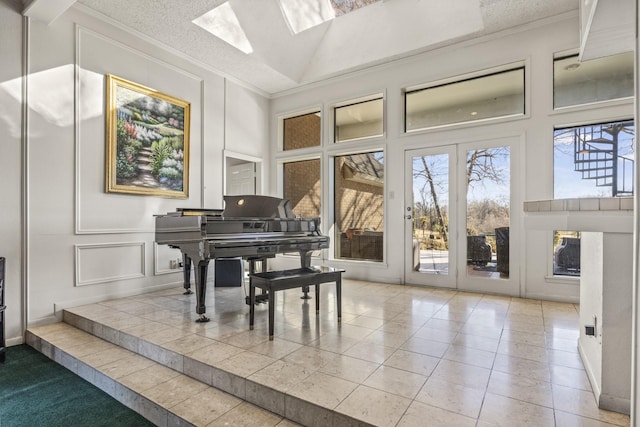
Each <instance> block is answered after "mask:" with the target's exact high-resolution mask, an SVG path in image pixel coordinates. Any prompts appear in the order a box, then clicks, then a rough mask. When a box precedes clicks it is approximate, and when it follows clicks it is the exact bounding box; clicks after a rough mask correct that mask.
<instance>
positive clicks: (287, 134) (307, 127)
mask: <svg viewBox="0 0 640 427" xmlns="http://www.w3.org/2000/svg"><path fill="white" fill-rule="evenodd" d="M320 125H321V120H320V111H315V112H313V113H308V114H302V115H300V116H295V117H289V118H286V119H284V120H283V129H282V131H283V138H282V149H283V150H285V151H287V150H295V149H298V148H308V147H319V146H320V139H321V135H322V132H321V126H320Z"/></svg>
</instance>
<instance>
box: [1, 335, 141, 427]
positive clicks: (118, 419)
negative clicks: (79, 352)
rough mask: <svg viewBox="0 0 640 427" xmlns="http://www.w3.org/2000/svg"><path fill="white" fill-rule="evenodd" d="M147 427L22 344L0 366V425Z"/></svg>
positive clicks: (137, 418)
mask: <svg viewBox="0 0 640 427" xmlns="http://www.w3.org/2000/svg"><path fill="white" fill-rule="evenodd" d="M13 426H29V427H35V426H38V427H40V426H42V427H49V426H67V427H68V426H73V427H76V426H136V427H137V426H153V424H152V423H151V422H149V421H147V420H146V419H145V418H144V417H142V416H141V415H139V414H138V413H136V412H134V411H132V410H130V409H129V408H127V407H126V406H124V405H122V404H121V403H120V402H118V401H117V400H115V399H113V398H112V397H111V396H109V395H108V394H106V393H104V392H103V391H102V390H100V389H98V388H96V387H95V386H93V385H92V384H90V383H88V382H87V381H85V380H83V379H82V378H80V377H79V376H77V375H75V374H74V373H73V372H71V371H69V370H68V369H66V368H64V367H63V366H61V365H58V364H57V363H56V362H54V361H53V360H51V359H49V358H47V357H46V356H44V355H43V354H41V353H39V352H37V351H36V350H34V349H33V348H31V347H29V346H27V345H19V346H14V347H9V348H8V349H7V353H6V361H5V363H4V364H0V427H13Z"/></svg>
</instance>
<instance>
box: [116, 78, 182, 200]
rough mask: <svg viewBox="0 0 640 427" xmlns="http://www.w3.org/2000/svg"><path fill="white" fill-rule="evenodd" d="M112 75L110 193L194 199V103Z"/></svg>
mask: <svg viewBox="0 0 640 427" xmlns="http://www.w3.org/2000/svg"><path fill="white" fill-rule="evenodd" d="M106 77H107V84H106V86H107V90H106V104H107V105H106V114H105V115H106V156H105V158H106V167H105V171H106V174H105V175H106V192H107V193H127V194H138V195H148V196H159V197H174V198H181V199H185V198H187V197H189V125H190V118H191V117H190V114H191V104H190V103H189V102H187V101H183V100H181V99H178V98H174V97H173V96H170V95H167V94H164V93H162V92H159V91H157V90H154V89H151V88H148V87H145V86H142V85H139V84H137V83H133V82H130V81H128V80H125V79H122V78H120V77H116V76H114V75H111V74H107V76H106Z"/></svg>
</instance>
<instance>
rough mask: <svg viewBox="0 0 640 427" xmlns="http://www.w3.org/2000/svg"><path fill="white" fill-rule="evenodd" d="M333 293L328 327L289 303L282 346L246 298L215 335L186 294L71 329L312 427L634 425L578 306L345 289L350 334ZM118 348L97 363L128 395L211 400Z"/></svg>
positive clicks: (325, 314) (222, 294) (114, 308)
mask: <svg viewBox="0 0 640 427" xmlns="http://www.w3.org/2000/svg"><path fill="white" fill-rule="evenodd" d="M320 294H321V295H320V298H321V303H320V314H319V315H316V313H315V309H314V301H313V300H308V301H305V300H302V299H300V295H301V293H300V291H299V290H290V291H286V292H279V293H278V294H277V301H276V304H277V310H276V322H275V323H276V324H275V335H276V337H275V339H274V340H273V341H269V340H268V332H267V307H266V305H260V306H258V307H257V310H256V329H255V330H253V331H249V327H248V325H249V320H248V315H249V307H248V306H247V305H246V304H245V303H244V297H245V289H244V288H240V287H238V288H216V289H215V290H213V288H210V290H209V295H208V298H207V315H208V316H209V317H210V318H211V321H210V322H209V323H205V324H200V323H195V322H194V320H195V318H196V315H195V313H194V305H195V304H194V300H195V296H194V295H182V289H180V288H175V289H168V290H164V291H159V292H155V293H151V294H145V295H139V296H134V297H129V298H122V299H116V300H111V301H105V302H102V303H99V304H91V305H86V306H81V307H76V308H72V309H69V310H68V312H67V313H65V319H67V320H71V322H72V323H75V324H77V325H78V326H80V327H81V328H83V329H85V330H86V329H87V328H88V329H92V330H93V331H94V332H95V333H96V334H97V335H99V336H103V337H104V336H106V337H107V338H108V337H109V335H111V336H112V339H110V341H112V342H117V343H118V344H119V345H120V346H122V347H124V348H126V349H129V350H132V351H135V352H137V353H139V354H140V355H142V356H146V357H150V358H153V359H154V360H156V361H161V362H162V363H163V364H164V365H165V366H167V367H169V368H173V369H175V370H177V371H179V372H184V373H185V374H188V375H190V376H193V377H194V378H198V379H201V380H203V379H204V380H205V381H206V380H208V383H209V384H214V385H215V384H224V387H223V389H224V390H225V391H227V392H229V393H231V394H233V395H235V396H241V397H244V398H246V400H248V401H251V402H254V403H258V404H260V406H263V407H267V408H270V409H271V410H273V411H274V412H276V413H280V414H282V415H285V416H286V415H287V414H291V415H292V416H291V417H290V418H292V419H296V420H298V421H300V420H309V422H308V423H309V424H315V425H323V418H322V417H324V416H326V414H327V412H322V411H321V410H320V409H319V408H322V409H329V410H331V411H332V413H334V414H342V415H344V416H346V417H347V418H346V419H348V417H352V418H353V419H356V420H360V421H363V422H366V423H371V424H374V425H379V426H418V425H426V424H427V420H428V425H429V426H454V425H455V426H467V425H468V426H490V425H508V426H528V425H531V426H609V425H629V417H628V416H626V415H622V414H618V413H614V412H609V411H604V410H600V409H598V408H597V407H596V404H595V400H594V397H593V394H592V392H591V387H590V384H589V381H588V379H587V376H586V374H585V371H584V368H583V366H582V363H581V360H580V357H579V355H578V351H577V337H578V334H579V333H578V331H579V325H578V306H577V305H574V304H564V303H557V302H547V301H537V300H525V299H518V298H510V297H503V296H493V295H484V294H474V293H464V292H456V291H450V290H441V289H433V288H421V287H410V286H400V285H388V284H379V283H371V282H364V281H353V280H343V298H342V313H343V314H342V322H341V324H340V323H338V322H337V319H336V315H335V294H334V286H333V285H332V284H326V285H322V286H321V292H320ZM311 295H312V296H313V297H314V298H315V295H313V292H312V293H311ZM93 322H95V323H93ZM158 349H161V350H162V351H161V352H160V353H159V352H158ZM118 350H119V349H116V350H114V349H106V350H105V349H100V348H97V349H94V351H93V353H92V354H90V355H87V356H84V357H85V358H93V359H100V358H102V361H103V362H104V363H105V364H106V363H112V364H113V365H112V366H111V367H110V368H109V369H112V370H113V372H116V373H117V375H118V376H119V377H120V378H121V381H123V382H124V383H125V384H126V383H127V382H136V383H138V384H139V383H140V382H145V381H146V382H148V383H149V388H148V390H147V391H146V393H147V394H148V395H149V396H155V395H157V396H155V398H157V399H165V400H166V401H167V402H166V404H167V405H175V404H176V402H177V400H180V399H182V401H185V399H186V398H187V397H189V398H190V399H189V400H191V398H192V397H193V396H194V395H197V396H198V399H197V400H196V401H192V402H190V404H188V405H186V406H185V407H184V408H183V410H184V411H198V410H199V406H202V405H199V404H198V401H199V400H201V399H207V396H208V395H206V394H205V395H200V394H198V393H197V391H196V390H195V389H194V388H193V387H196V388H197V387H198V386H197V385H194V384H193V383H189V384H180V383H178V382H176V383H173V382H172V378H173V377H172V375H171V373H172V372H173V371H171V370H168V369H167V370H166V371H165V370H163V371H161V372H160V371H158V370H157V369H154V372H149V371H146V370H148V369H149V368H148V367H147V366H146V365H145V360H146V359H144V358H141V357H140V358H130V357H129V358H126V359H124V361H123V359H122V357H123V356H122V354H118ZM119 360H120V362H118V361H119ZM274 391H276V392H279V393H281V394H282V396H284V397H282V398H281V399H280V398H279V397H278V396H276V395H275V394H273V392H274ZM214 394H215V393H214ZM210 397H211V399H216V396H213V395H212V396H210ZM234 398H235V397H234ZM172 399H174V400H173V401H172ZM189 400H186V401H185V402H189ZM295 402H305V403H307V405H306V406H304V405H302V406H296V405H295V404H294V403H295ZM309 403H310V404H311V405H308V404H309ZM243 405H245V404H243ZM283 405H286V408H287V409H286V410H285V408H284V407H283ZM218 406H219V407H218V408H217V409H216V410H218V411H220V412H224V411H225V410H228V408H230V407H232V406H233V405H230V404H229V402H225V401H224V399H220V402H219V405H218ZM313 408H316V409H318V411H317V412H314V409H313ZM256 409H257V408H256ZM290 411H293V412H296V411H298V412H300V411H302V412H304V411H306V412H307V413H305V414H300V413H293V412H290ZM256 416H257V417H264V414H263V413H262V412H260V413H259V415H256ZM192 418H193V417H192ZM196 418H197V417H196ZM281 420H282V418H278V417H276V418H275V419H273V420H271V421H272V422H271V424H267V425H275V424H277V423H278V422H281ZM336 420H337V418H336V419H333V421H332V422H333V424H334V425H337V424H339V423H338V422H337V421H336ZM245 421H246V419H245ZM325 421H326V420H325ZM255 422H256V423H260V422H261V421H260V420H259V419H256V420H255ZM327 422H328V421H327ZM303 423H304V424H307V422H303ZM198 424H201V425H205V424H204V423H198ZM250 424H251V423H250ZM256 425H257V424H256Z"/></svg>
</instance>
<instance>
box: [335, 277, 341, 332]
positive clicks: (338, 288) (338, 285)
mask: <svg viewBox="0 0 640 427" xmlns="http://www.w3.org/2000/svg"><path fill="white" fill-rule="evenodd" d="M336 303H337V304H338V322H341V321H342V275H339V276H338V280H336Z"/></svg>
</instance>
